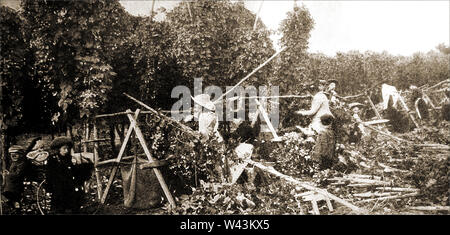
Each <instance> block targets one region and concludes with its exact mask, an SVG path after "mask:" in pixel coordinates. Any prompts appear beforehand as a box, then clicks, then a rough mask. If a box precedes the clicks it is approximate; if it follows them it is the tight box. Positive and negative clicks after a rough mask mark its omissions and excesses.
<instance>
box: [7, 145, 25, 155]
mask: <svg viewBox="0 0 450 235" xmlns="http://www.w3.org/2000/svg"><path fill="white" fill-rule="evenodd" d="M24 151H25V150H24V149H23V147H22V146H20V145H13V146H11V147H10V148H9V149H8V152H9V153H23V152H24Z"/></svg>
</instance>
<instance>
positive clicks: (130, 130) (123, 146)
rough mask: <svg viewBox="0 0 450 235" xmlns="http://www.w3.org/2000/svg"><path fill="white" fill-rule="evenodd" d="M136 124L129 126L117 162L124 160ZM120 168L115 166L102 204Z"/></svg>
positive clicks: (135, 114) (136, 114) (137, 112)
mask: <svg viewBox="0 0 450 235" xmlns="http://www.w3.org/2000/svg"><path fill="white" fill-rule="evenodd" d="M128 110H129V109H128ZM128 110H127V111H128ZM129 111H130V112H131V110H129ZM140 111H141V110H140V109H137V110H136V112H135V113H134V119H137V118H138V116H139V112H140ZM135 124H136V123H135V122H133V123H130V126H129V128H128V131H127V135H126V136H125V139H124V140H123V143H122V147H120V151H119V155H118V156H117V158H116V161H117V162H120V161H121V160H122V155H123V154H124V152H125V149H126V147H127V143H128V141H129V139H130V137H131V133H133V130H134V125H135ZM118 168H119V165H117V166H114V168H113V169H112V171H111V175H110V176H109V180H108V184H107V185H106V188H105V192H103V196H102V199H101V203H102V204H104V203H105V200H106V197H107V196H108V192H109V188H110V187H111V184H112V182H113V180H114V177H115V176H116V172H117V169H118Z"/></svg>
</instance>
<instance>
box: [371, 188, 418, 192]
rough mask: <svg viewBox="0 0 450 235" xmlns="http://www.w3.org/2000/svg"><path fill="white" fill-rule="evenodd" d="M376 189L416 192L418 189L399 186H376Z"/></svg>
mask: <svg viewBox="0 0 450 235" xmlns="http://www.w3.org/2000/svg"><path fill="white" fill-rule="evenodd" d="M376 190H382V191H392V192H411V193H414V192H418V191H419V189H416V188H399V187H377V188H376Z"/></svg>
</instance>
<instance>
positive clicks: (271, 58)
mask: <svg viewBox="0 0 450 235" xmlns="http://www.w3.org/2000/svg"><path fill="white" fill-rule="evenodd" d="M286 48H287V47H283V48H281V50H279V51H278V52H276V53H275V54H274V55H273V56H271V57H270V58H269V59H267V60H266V61H265V62H264V63H262V64H260V65H259V66H258V67H257V68H256V69H254V70H253V71H252V72H251V73H249V74H248V75H247V76H245V77H244V78H243V79H241V81H239V82H238V83H237V84H236V85H235V86H234V87H232V88H231V89H230V90H228V91H227V92H225V94H223V95H222V96H220V97H219V98H218V99H216V100H215V101H214V103H218V102H221V101H222V99H223V97H225V96H226V95H228V94H229V93H230V92H231V91H233V90H234V89H235V88H236V87H238V86H239V85H240V84H241V83H243V82H244V81H245V80H247V79H248V78H249V77H251V76H252V75H253V74H255V73H256V72H258V70H260V69H261V68H262V67H264V66H265V65H266V64H267V63H269V62H270V61H271V60H273V58H275V57H276V56H277V55H278V54H280V53H281V52H282V51H284V50H285V49H286Z"/></svg>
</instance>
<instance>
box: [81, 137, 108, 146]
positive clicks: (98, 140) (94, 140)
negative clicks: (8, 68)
mask: <svg viewBox="0 0 450 235" xmlns="http://www.w3.org/2000/svg"><path fill="white" fill-rule="evenodd" d="M110 140H111V139H96V138H95V137H94V139H93V140H83V141H81V143H83V144H87V143H94V142H105V141H110Z"/></svg>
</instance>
